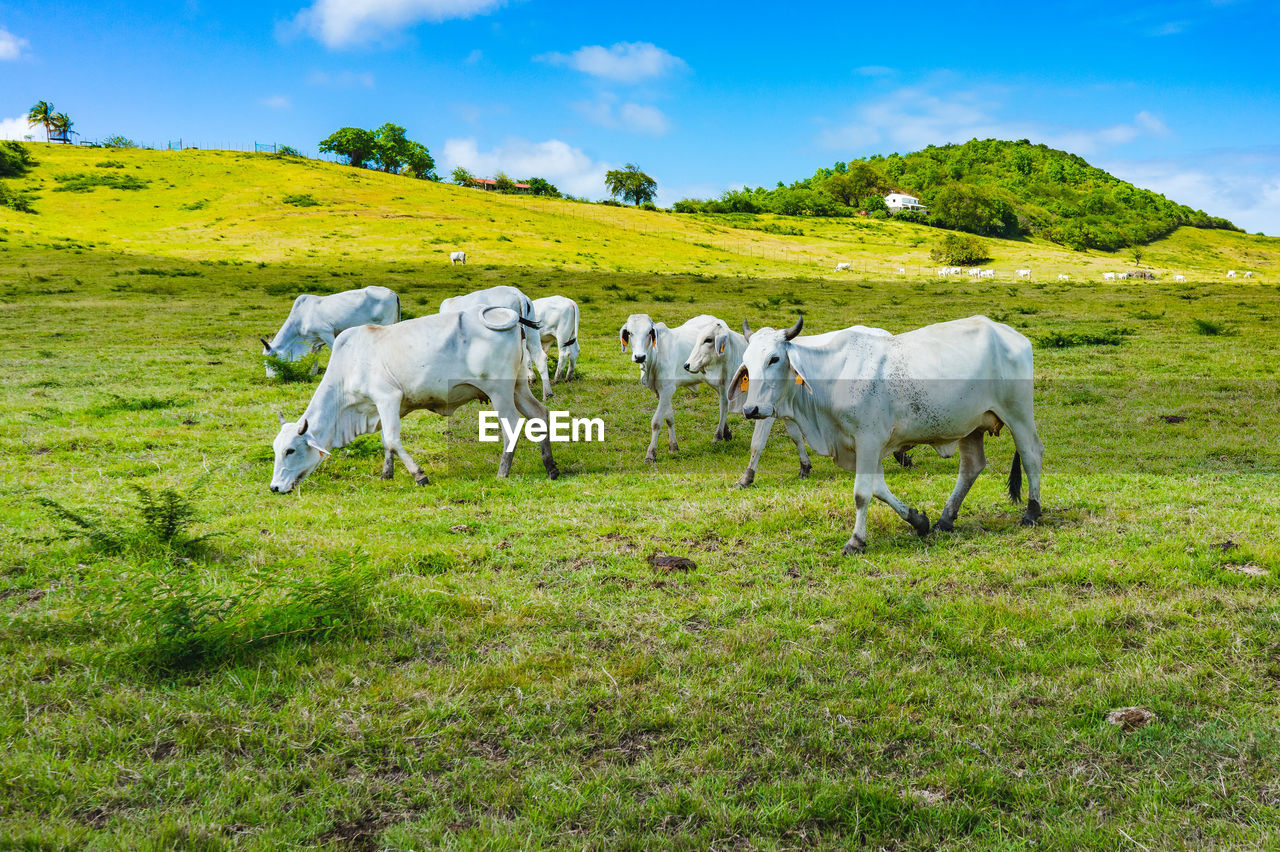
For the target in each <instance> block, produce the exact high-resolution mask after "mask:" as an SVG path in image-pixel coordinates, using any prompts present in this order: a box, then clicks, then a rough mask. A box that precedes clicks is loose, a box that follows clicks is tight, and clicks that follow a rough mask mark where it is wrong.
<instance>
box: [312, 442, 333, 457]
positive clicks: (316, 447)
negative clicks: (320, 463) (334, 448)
mask: <svg viewBox="0 0 1280 852" xmlns="http://www.w3.org/2000/svg"><path fill="white" fill-rule="evenodd" d="M307 446H309V447H311V449H313V450H316V451H318V452H319V453H320V455H321V456H326V457H327V456H328V455H329V451H328V450H326V449H325V448H324V447H322V446H320V445H319V444H317V443H316V442H315V441H307Z"/></svg>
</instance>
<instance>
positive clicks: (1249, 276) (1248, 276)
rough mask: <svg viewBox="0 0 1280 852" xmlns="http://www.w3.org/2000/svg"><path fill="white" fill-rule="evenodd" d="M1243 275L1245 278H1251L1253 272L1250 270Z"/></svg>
mask: <svg viewBox="0 0 1280 852" xmlns="http://www.w3.org/2000/svg"><path fill="white" fill-rule="evenodd" d="M1244 277H1245V278H1252V277H1253V273H1252V272H1246V273H1245V274H1244Z"/></svg>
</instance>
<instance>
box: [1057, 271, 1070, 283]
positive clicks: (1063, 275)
mask: <svg viewBox="0 0 1280 852" xmlns="http://www.w3.org/2000/svg"><path fill="white" fill-rule="evenodd" d="M1058 280H1059V281H1070V280H1071V276H1070V275H1067V274H1066V273H1065V272H1059V273H1058Z"/></svg>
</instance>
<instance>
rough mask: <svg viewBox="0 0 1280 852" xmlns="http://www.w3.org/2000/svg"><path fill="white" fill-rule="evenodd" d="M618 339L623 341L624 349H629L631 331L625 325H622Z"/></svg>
mask: <svg viewBox="0 0 1280 852" xmlns="http://www.w3.org/2000/svg"><path fill="white" fill-rule="evenodd" d="M618 339H619V340H621V341H622V351H624V352H625V351H626V350H627V344H628V343H630V342H631V332H630V331H627V327H626V326H625V325H624V326H623V327H622V330H621V331H619V332H618Z"/></svg>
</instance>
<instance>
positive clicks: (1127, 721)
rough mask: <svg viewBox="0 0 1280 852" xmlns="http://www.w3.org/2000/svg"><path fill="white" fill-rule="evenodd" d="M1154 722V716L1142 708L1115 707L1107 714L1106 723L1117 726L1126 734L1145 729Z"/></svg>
mask: <svg viewBox="0 0 1280 852" xmlns="http://www.w3.org/2000/svg"><path fill="white" fill-rule="evenodd" d="M1155 720H1156V714H1155V713H1152V712H1151V711H1150V710H1147V709H1146V708H1144V707H1117V708H1116V709H1115V710H1112V711H1111V712H1110V713H1108V714H1107V722H1108V723H1109V724H1112V725H1118V726H1119V727H1120V730H1122V731H1124V732H1125V733H1128V732H1130V731H1136V730H1138V729H1139V728H1143V727H1146V726H1147V725H1149V724H1151V723H1152V722H1154V721H1155Z"/></svg>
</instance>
